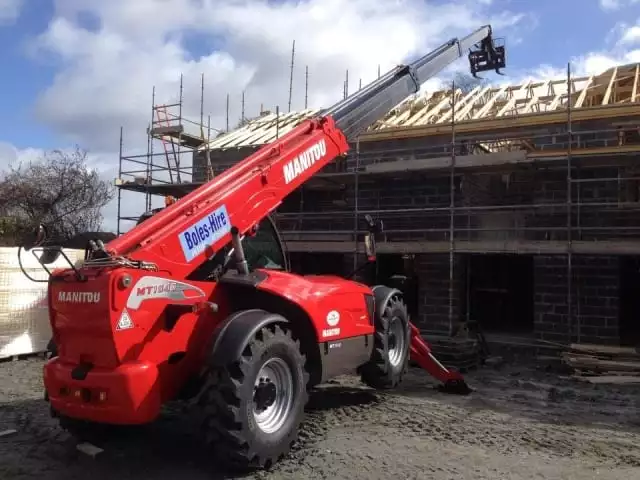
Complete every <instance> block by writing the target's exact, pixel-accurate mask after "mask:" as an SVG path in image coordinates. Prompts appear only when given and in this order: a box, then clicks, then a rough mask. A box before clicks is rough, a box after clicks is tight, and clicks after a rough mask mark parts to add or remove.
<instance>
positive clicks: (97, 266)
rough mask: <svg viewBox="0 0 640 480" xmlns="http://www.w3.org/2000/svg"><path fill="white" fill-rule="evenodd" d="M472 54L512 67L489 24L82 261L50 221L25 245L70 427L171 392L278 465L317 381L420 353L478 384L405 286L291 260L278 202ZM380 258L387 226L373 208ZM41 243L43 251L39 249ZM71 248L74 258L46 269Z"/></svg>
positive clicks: (99, 423)
mask: <svg viewBox="0 0 640 480" xmlns="http://www.w3.org/2000/svg"><path fill="white" fill-rule="evenodd" d="M467 50H469V51H470V53H469V61H470V63H471V71H472V73H473V74H474V75H475V73H477V72H479V71H486V70H493V69H495V70H496V71H497V72H499V69H500V68H502V67H504V65H505V52H504V47H503V46H495V45H494V42H493V39H492V37H491V27H490V26H484V27H482V28H480V29H478V30H477V31H475V32H474V33H472V34H471V35H469V36H467V37H465V38H463V39H461V40H458V39H453V40H451V41H449V42H447V43H445V44H444V45H442V46H441V47H439V48H437V49H436V50H435V51H433V52H432V53H430V54H428V55H426V56H424V57H422V58H420V59H419V60H417V61H416V62H414V63H413V64H411V65H403V66H398V67H396V68H395V69H393V70H391V71H390V72H389V73H387V74H386V75H384V76H383V77H381V78H379V79H377V80H376V81H374V82H373V83H371V84H370V85H368V86H367V87H365V88H363V89H361V90H360V91H359V92H357V93H355V94H353V95H351V96H349V97H348V98H346V99H344V100H342V101H341V102H339V103H338V104H336V105H335V106H333V107H332V108H329V109H328V110H326V111H324V112H323V113H322V114H321V115H319V116H318V117H316V118H314V119H311V120H308V121H305V122H304V123H302V124H301V125H299V126H298V127H296V128H294V129H293V130H292V131H291V132H289V133H288V134H286V135H285V136H283V137H282V138H280V139H278V140H277V141H275V142H274V143H272V144H270V145H266V146H264V147H263V148H261V149H260V150H259V151H257V152H256V153H255V154H253V155H251V156H249V157H248V158H246V159H245V160H243V161H241V162H240V163H238V164H236V165H235V166H233V167H231V168H229V169H228V170H226V171H225V172H223V173H222V174H220V175H219V176H218V177H216V178H214V179H213V180H211V181H209V182H208V183H206V184H205V185H203V186H201V187H200V188H198V189H196V190H195V191H193V192H191V193H189V194H188V195H186V196H184V197H183V198H181V199H179V200H178V201H176V202H175V203H173V204H171V205H169V206H167V207H166V208H164V209H162V210H161V211H159V212H157V213H155V214H154V215H152V216H151V217H150V218H147V219H145V220H144V221H143V222H141V223H140V224H139V225H137V226H136V227H134V228H133V229H132V230H130V231H129V232H127V233H125V234H123V235H121V236H120V237H118V238H115V239H113V240H111V241H110V242H109V243H108V244H107V245H105V244H104V243H103V242H102V241H100V240H96V241H90V242H89V245H88V247H87V249H86V253H85V259H84V261H83V262H81V263H79V264H75V265H74V264H73V263H72V262H70V261H69V260H68V258H67V257H66V256H65V254H64V252H63V251H62V249H61V248H60V247H59V246H55V245H54V244H53V240H52V239H51V237H49V235H48V233H47V228H46V227H45V226H40V227H39V228H38V230H37V231H36V232H35V235H34V237H33V238H32V239H30V240H29V242H28V244H25V245H24V246H23V248H24V249H25V250H31V251H32V252H34V255H35V256H36V257H37V258H39V259H40V260H41V263H42V264H43V266H44V267H45V269H47V271H48V272H49V273H50V275H49V277H48V280H47V281H48V306H49V316H50V322H51V327H52V331H53V338H52V348H51V350H52V351H51V358H50V359H49V360H48V362H47V363H46V365H45V367H44V385H45V392H46V393H45V398H46V399H47V400H48V401H49V402H50V406H51V411H52V414H53V415H54V416H56V417H58V418H59V420H60V422H61V424H62V426H63V427H64V428H67V429H68V430H70V431H71V432H72V433H78V432H87V431H91V430H92V429H100V428H103V427H104V426H105V425H135V424H144V423H148V422H152V421H153V420H154V419H156V417H157V416H158V415H159V413H160V410H161V407H162V405H163V404H165V403H166V402H169V401H172V400H176V399H181V398H187V399H191V400H193V402H194V405H197V406H198V408H200V409H201V413H202V414H203V416H204V420H203V422H202V424H203V428H204V431H205V436H206V439H207V441H208V442H210V443H211V444H212V450H211V451H212V454H213V455H215V457H216V458H217V459H218V460H219V461H220V462H223V463H225V464H227V465H230V466H240V467H269V466H270V465H272V464H273V463H274V462H276V461H278V459H280V458H281V457H282V456H283V455H286V454H287V453H288V451H289V449H290V447H291V445H292V443H293V442H294V441H295V439H296V438H297V434H298V428H299V425H300V423H301V421H302V419H303V414H304V407H305V404H306V402H307V398H308V391H309V389H310V388H312V387H314V386H316V385H318V384H321V383H323V382H326V381H327V380H328V379H330V378H332V377H335V376H337V375H341V374H347V373H357V374H358V375H360V377H361V379H362V381H363V382H364V383H365V384H366V385H369V386H371V387H373V388H377V389H386V388H393V387H396V386H397V385H398V384H399V383H400V381H401V380H402V377H403V374H404V373H405V371H406V370H407V368H408V361H409V358H410V357H411V359H413V360H414V361H415V362H417V363H418V364H419V365H421V366H422V367H423V368H424V369H425V370H427V371H428V372H429V373H430V374H431V375H432V376H434V377H435V378H437V379H438V380H440V381H441V382H442V383H443V384H444V385H445V386H446V387H449V388H450V389H453V390H457V391H465V390H466V391H468V387H467V386H466V384H465V382H464V380H463V378H462V376H461V375H460V374H459V373H457V372H454V371H450V370H448V369H446V368H445V367H444V366H442V365H441V364H440V363H439V362H438V361H437V360H436V359H435V358H434V357H433V356H432V355H431V353H430V349H429V346H428V345H427V344H426V343H425V342H424V341H423V340H422V339H421V337H420V333H419V331H418V330H417V328H415V327H414V326H413V325H412V324H411V323H410V320H409V316H408V313H407V307H406V305H405V303H404V301H403V296H402V292H401V291H399V290H397V289H393V288H389V287H386V286H382V285H379V286H375V287H373V288H371V287H369V286H366V285H363V284H360V283H357V282H354V281H351V280H347V279H343V278H339V277H336V276H325V275H322V276H316V275H309V276H299V275H296V274H293V273H290V272H289V271H288V265H287V259H286V255H285V253H284V250H283V247H282V242H281V241H280V236H279V235H278V232H277V231H276V228H275V225H274V223H273V222H272V221H271V219H270V217H269V214H270V213H271V212H273V210H274V209H275V208H276V207H278V205H280V203H281V202H282V201H283V199H284V198H285V197H286V196H287V195H288V194H289V193H291V192H292V191H294V190H295V189H296V188H298V187H300V185H302V184H303V183H304V182H305V181H307V180H308V179H309V178H310V177H311V176H312V175H314V174H315V173H316V172H318V171H319V170H320V169H321V168H323V167H324V166H325V165H327V164H328V163H329V162H331V161H332V160H333V159H335V158H336V157H339V156H343V155H346V153H347V152H348V150H349V143H348V140H349V139H353V138H355V137H356V136H357V135H358V134H360V133H361V132H363V131H364V130H365V129H366V128H367V127H368V126H369V125H371V124H373V123H374V122H375V121H377V120H378V119H380V118H382V117H383V116H384V115H385V114H386V113H387V112H389V111H390V110H391V109H392V108H393V107H395V106H396V105H398V104H399V103H400V102H401V101H403V100H404V99H405V98H407V97H408V96H409V95H410V94H412V93H415V92H418V90H419V88H420V85H421V84H422V83H423V82H424V81H426V80H427V79H429V78H431V77H433V76H434V75H435V74H437V73H438V72H440V71H441V70H442V69H443V68H444V67H446V66H447V65H448V64H450V63H451V62H453V61H454V60H455V59H457V58H459V57H461V56H462V55H463V52H465V51H467ZM366 220H367V225H368V227H369V228H368V233H367V234H366V235H365V242H364V243H365V250H366V253H367V255H368V259H369V260H375V234H376V232H377V231H379V230H380V228H381V223H380V222H375V221H374V220H373V219H371V218H370V217H367V218H366ZM36 252H37V253H36ZM60 255H62V256H63V257H64V258H67V261H69V268H64V269H57V270H54V271H52V272H51V271H50V270H49V269H48V268H47V267H46V265H47V264H49V263H51V261H52V260H53V259H55V258H56V257H58V256H60Z"/></svg>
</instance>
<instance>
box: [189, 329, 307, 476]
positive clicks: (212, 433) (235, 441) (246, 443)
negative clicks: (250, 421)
mask: <svg viewBox="0 0 640 480" xmlns="http://www.w3.org/2000/svg"><path fill="white" fill-rule="evenodd" d="M275 338H277V339H278V341H279V342H280V343H281V344H284V345H287V347H288V351H289V354H290V355H292V356H293V357H294V358H295V361H296V362H299V364H300V365H302V366H303V369H302V372H303V374H302V378H301V383H302V384H303V385H304V388H302V394H301V398H299V399H298V400H297V401H298V406H299V405H300V403H301V404H302V406H301V407H299V408H296V407H295V406H294V410H293V411H294V412H296V410H297V418H295V419H294V421H293V424H292V428H290V429H289V431H288V432H287V434H286V435H285V438H283V439H282V440H281V441H280V442H278V445H276V446H275V447H273V446H271V447H270V448H265V447H264V446H263V445H261V444H260V442H259V441H258V440H257V439H256V438H255V436H254V435H252V434H251V432H250V431H249V428H248V426H247V424H246V419H245V418H244V416H243V412H245V411H246V410H247V409H248V408H250V407H248V406H247V405H243V401H242V390H243V388H246V387H245V380H249V381H251V382H253V379H249V378H248V377H249V376H250V375H251V372H252V369H255V359H256V356H257V355H259V354H260V352H264V348H265V344H266V343H267V342H269V341H271V340H273V339H275ZM305 364H306V358H305V356H304V355H303V354H302V353H301V351H300V342H299V341H298V340H297V339H295V338H293V336H292V333H291V331H290V330H288V329H285V328H282V327H281V326H280V325H278V324H272V325H268V326H266V327H264V328H262V329H261V330H259V331H258V332H257V333H256V335H255V336H254V338H252V339H251V341H250V342H249V343H248V345H247V347H246V348H245V349H244V351H243V352H242V355H241V357H240V358H239V359H238V360H237V361H235V362H232V363H230V364H228V365H226V366H224V367H215V366H210V367H209V372H208V381H207V382H206V384H205V387H204V389H203V399H204V401H201V404H204V405H202V408H203V413H204V422H203V428H204V433H205V439H206V441H207V443H208V444H209V445H210V446H211V447H212V452H213V454H214V456H215V457H216V458H217V459H218V460H219V461H220V462H221V463H223V464H224V465H226V466H227V467H229V468H231V469H233V470H236V469H239V470H245V469H247V468H249V469H253V468H267V469H268V468H270V467H271V465H273V464H275V463H276V462H278V461H279V460H280V459H282V458H283V457H284V456H285V455H286V454H287V453H288V452H289V450H290V449H291V446H292V445H293V444H294V443H295V441H296V440H297V435H298V428H299V426H300V423H301V422H302V417H303V413H304V406H305V405H306V403H307V400H308V393H307V384H308V382H309V375H308V373H307V370H306V368H304V366H305Z"/></svg>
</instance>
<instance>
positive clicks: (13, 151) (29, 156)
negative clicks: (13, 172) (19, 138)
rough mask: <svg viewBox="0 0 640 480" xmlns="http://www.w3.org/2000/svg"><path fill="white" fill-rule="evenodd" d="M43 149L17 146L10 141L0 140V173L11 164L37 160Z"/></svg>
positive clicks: (15, 164)
mask: <svg viewBox="0 0 640 480" xmlns="http://www.w3.org/2000/svg"><path fill="white" fill-rule="evenodd" d="M43 153H44V151H43V150H42V149H40V148H23V149H20V148H17V147H15V146H14V145H12V144H11V143H8V142H3V141H0V173H1V172H3V171H6V170H7V169H9V168H10V167H11V166H17V165H18V164H20V163H27V162H30V161H34V160H37V159H38V158H39V157H41V156H42V154H43Z"/></svg>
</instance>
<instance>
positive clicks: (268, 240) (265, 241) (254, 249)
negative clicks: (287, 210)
mask: <svg viewBox="0 0 640 480" xmlns="http://www.w3.org/2000/svg"><path fill="white" fill-rule="evenodd" d="M242 246H243V247H244V256H245V258H246V259H247V263H248V264H249V269H250V270H253V269H254V268H268V269H273V270H285V269H286V261H285V256H284V251H283V249H282V245H281V244H280V240H279V237H278V233H277V232H276V230H275V228H274V225H273V223H272V222H271V221H270V220H269V219H268V218H265V219H263V220H262V221H261V222H260V226H259V228H258V231H257V232H256V234H255V235H254V236H253V237H249V236H246V237H244V240H243V241H242Z"/></svg>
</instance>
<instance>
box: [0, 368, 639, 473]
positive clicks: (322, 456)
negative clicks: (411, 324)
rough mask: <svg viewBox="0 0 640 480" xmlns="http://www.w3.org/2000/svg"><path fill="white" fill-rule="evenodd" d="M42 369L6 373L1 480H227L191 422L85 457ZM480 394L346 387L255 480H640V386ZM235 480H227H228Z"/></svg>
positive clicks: (542, 378) (501, 386) (183, 418)
mask: <svg viewBox="0 0 640 480" xmlns="http://www.w3.org/2000/svg"><path fill="white" fill-rule="evenodd" d="M42 364H43V360H41V359H28V360H21V361H14V362H5V363H0V431H3V430H6V429H16V430H18V432H17V433H15V434H13V435H9V436H6V437H0V478H2V479H3V480H17V479H36V478H37V479H65V480H73V479H91V480H101V479H105V480H107V479H108V480H113V479H119V480H128V479H137V480H145V479H154V480H161V479H181V478H188V479H190V480H199V479H216V478H225V477H223V476H221V474H218V473H216V472H215V468H214V467H213V466H212V465H211V464H210V461H209V460H208V456H207V452H206V451H203V449H202V448H201V447H200V444H199V442H198V437H197V435H196V434H195V432H196V431H197V428H196V426H195V425H193V421H191V417H189V416H188V415H187V414H186V413H185V412H183V411H181V410H180V409H177V408H174V409H173V410H171V411H167V412H166V414H165V415H163V417H162V419H161V420H159V421H158V422H157V423H155V424H153V425H151V426H149V427H146V428H143V429H141V430H140V431H136V432H134V433H131V435H130V436H128V437H126V438H125V439H120V440H118V441H117V442H114V443H109V444H105V445H102V447H104V452H103V453H101V454H99V455H98V456H97V457H96V458H95V459H94V458H91V457H89V456H86V455H84V454H81V453H79V452H77V451H76V449H75V448H74V443H73V440H72V439H71V438H69V436H68V435H67V434H66V433H65V432H63V431H61V430H60V429H59V428H58V427H57V426H56V422H55V421H54V420H52V419H51V418H50V417H49V414H48V410H47V404H46V403H45V402H44V401H43V400H42V391H41V386H40V385H41V378H40V374H41V367H42ZM468 380H469V383H470V385H471V386H472V387H473V388H474V389H475V391H474V393H473V394H471V395H470V396H467V397H458V396H451V395H445V394H443V393H439V392H437V391H436V390H435V389H434V384H433V383H432V382H431V381H430V380H429V379H428V378H427V377H426V375H425V374H423V373H422V372H421V371H420V370H417V369H412V371H411V372H410V374H409V376H408V378H407V380H406V381H405V383H404V385H403V387H402V388H401V389H400V390H398V391H395V392H393V393H384V394H382V393H379V392H374V391H372V390H370V389H367V388H366V387H362V386H361V385H359V383H358V382H357V381H356V379H355V378H350V377H346V378H341V379H340V381H339V382H337V383H334V384H331V385H328V386H326V387H324V388H322V389H320V390H319V391H318V392H316V393H314V395H313V396H312V400H311V402H310V404H309V408H308V419H307V421H306V423H305V426H304V431H303V434H302V439H301V442H300V443H299V445H298V446H297V447H296V449H295V450H294V452H293V453H292V454H291V455H290V457H289V458H288V459H286V460H285V461H283V462H282V463H280V464H279V465H277V467H275V468H274V470H273V471H271V472H268V473H267V472H260V473H258V474H254V475H253V476H248V477H245V478H249V479H252V478H255V479H269V480H276V479H321V478H322V479H349V480H356V479H366V480H370V479H390V478H397V479H403V480H404V479H435V480H440V479H469V480H471V479H473V480H483V479H486V480H499V479H509V480H518V479H528V480H529V479H545V480H552V479H554V480H555V479H562V480H572V479H580V480H586V479H596V478H597V479H600V480H609V479H611V480H613V479H616V480H621V479H629V480H631V479H640V386H638V385H635V386H634V385H617V386H611V385H597V386H596V385H590V384H586V383H583V382H578V381H575V380H572V379H568V378H563V377H560V376H558V375H553V374H547V373H544V372H541V371H536V370H534V369H533V368H531V367H524V366H519V367H516V366H510V367H502V368H501V369H498V370H496V369H492V368H484V369H482V370H480V371H478V372H475V373H473V374H470V375H468ZM227 478H228V477H227Z"/></svg>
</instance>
